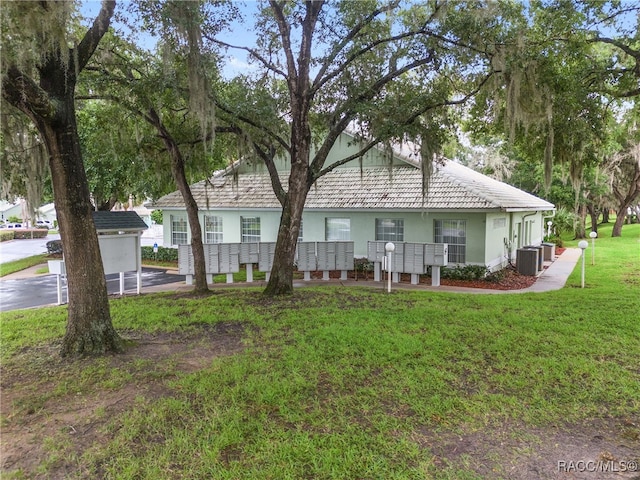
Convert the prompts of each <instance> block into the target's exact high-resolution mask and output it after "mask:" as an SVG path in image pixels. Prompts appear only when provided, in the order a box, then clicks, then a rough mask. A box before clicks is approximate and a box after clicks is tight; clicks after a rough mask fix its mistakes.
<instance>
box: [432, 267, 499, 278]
mask: <svg viewBox="0 0 640 480" xmlns="http://www.w3.org/2000/svg"><path fill="white" fill-rule="evenodd" d="M488 273H489V270H488V269H487V267H485V266H484V265H464V266H462V267H460V266H457V267H443V268H442V270H441V271H440V277H441V278H449V279H451V280H482V279H484V278H485V277H486V276H487V274H488Z"/></svg>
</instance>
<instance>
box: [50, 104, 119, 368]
mask: <svg viewBox="0 0 640 480" xmlns="http://www.w3.org/2000/svg"><path fill="white" fill-rule="evenodd" d="M65 103H66V105H65V106H64V107H62V106H60V105H59V108H60V110H63V111H64V112H65V114H64V121H63V122H55V123H54V122H46V121H44V120H40V122H38V129H39V131H40V132H42V134H43V136H44V139H45V143H46V145H47V148H48V151H49V155H50V159H49V166H50V168H51V178H52V183H53V191H54V197H55V206H56V213H57V216H58V222H59V225H60V237H61V239H62V249H63V253H64V259H65V264H66V270H67V281H68V292H69V313H68V321H67V329H66V333H65V335H64V338H63V340H62V348H61V352H60V353H61V354H62V356H68V355H91V354H102V353H105V352H121V351H122V350H123V343H122V340H121V338H120V337H119V336H118V334H117V333H116V331H115V330H114V328H113V325H112V323H111V314H110V311H109V299H108V295H107V282H106V279H105V275H104V268H103V266H102V257H101V255H100V247H99V244H98V237H97V235H96V230H95V225H94V223H93V214H92V211H93V208H92V205H91V200H90V196H89V187H88V182H87V178H86V174H85V170H84V165H83V163H82V154H81V152H80V144H79V142H78V134H77V128H76V122H75V110H74V107H73V98H70V99H67V101H66V102H65Z"/></svg>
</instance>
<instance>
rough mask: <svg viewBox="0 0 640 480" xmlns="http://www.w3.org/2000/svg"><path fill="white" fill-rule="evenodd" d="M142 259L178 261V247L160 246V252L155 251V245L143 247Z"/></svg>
mask: <svg viewBox="0 0 640 480" xmlns="http://www.w3.org/2000/svg"><path fill="white" fill-rule="evenodd" d="M142 260H157V261H158V262H177V261H178V249H177V248H165V247H158V253H157V254H156V253H153V247H142Z"/></svg>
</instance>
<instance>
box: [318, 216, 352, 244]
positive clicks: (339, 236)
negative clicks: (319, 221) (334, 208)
mask: <svg viewBox="0 0 640 480" xmlns="http://www.w3.org/2000/svg"><path fill="white" fill-rule="evenodd" d="M324 237H325V240H326V241H328V242H335V241H341V240H351V219H350V218H325V229H324Z"/></svg>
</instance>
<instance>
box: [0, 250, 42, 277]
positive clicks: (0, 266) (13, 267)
mask: <svg viewBox="0 0 640 480" xmlns="http://www.w3.org/2000/svg"><path fill="white" fill-rule="evenodd" d="M46 260H47V254H44V253H43V254H42V255H34V256H32V257H27V258H22V259H20V260H14V261H12V262H5V263H0V277H4V276H5V275H9V274H11V273H15V272H19V271H21V270H24V269H25V268H29V267H33V266H35V265H40V264H42V263H45V262H46Z"/></svg>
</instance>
